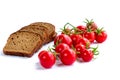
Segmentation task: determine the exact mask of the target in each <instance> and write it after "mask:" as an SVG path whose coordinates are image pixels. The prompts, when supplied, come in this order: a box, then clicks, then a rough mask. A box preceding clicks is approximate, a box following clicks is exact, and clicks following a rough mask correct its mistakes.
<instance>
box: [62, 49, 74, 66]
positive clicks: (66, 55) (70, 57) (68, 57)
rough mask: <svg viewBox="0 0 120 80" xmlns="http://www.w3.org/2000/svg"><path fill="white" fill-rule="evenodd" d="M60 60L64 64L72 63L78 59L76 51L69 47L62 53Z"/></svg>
mask: <svg viewBox="0 0 120 80" xmlns="http://www.w3.org/2000/svg"><path fill="white" fill-rule="evenodd" d="M60 60H61V62H62V63H63V64H64V65H72V64H73V63H74V62H75V60H76V54H75V51H73V50H72V49H70V48H68V49H65V50H63V51H62V52H61V53H60Z"/></svg>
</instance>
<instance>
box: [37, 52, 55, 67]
mask: <svg viewBox="0 0 120 80" xmlns="http://www.w3.org/2000/svg"><path fill="white" fill-rule="evenodd" d="M38 58H39V61H40V64H41V65H42V66H43V67H44V68H51V67H52V66H53V65H54V64H55V56H54V55H53V54H52V53H51V52H48V51H45V50H43V51H41V52H40V53H39V54H38Z"/></svg>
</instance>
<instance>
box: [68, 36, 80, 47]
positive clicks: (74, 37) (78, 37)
mask: <svg viewBox="0 0 120 80" xmlns="http://www.w3.org/2000/svg"><path fill="white" fill-rule="evenodd" d="M70 38H71V39H72V42H73V45H74V46H75V45H76V44H77V41H78V40H79V39H81V38H82V36H81V35H78V34H71V35H70Z"/></svg>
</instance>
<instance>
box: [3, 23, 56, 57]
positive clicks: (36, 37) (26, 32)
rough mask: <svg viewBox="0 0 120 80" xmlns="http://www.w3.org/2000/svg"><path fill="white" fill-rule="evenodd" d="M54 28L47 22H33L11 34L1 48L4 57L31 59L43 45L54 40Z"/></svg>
mask: <svg viewBox="0 0 120 80" xmlns="http://www.w3.org/2000/svg"><path fill="white" fill-rule="evenodd" d="M56 35H57V33H56V32H55V26H54V25H53V24H51V23H47V22H35V23H32V24H29V25H27V26H25V27H22V28H21V29H20V30H18V31H16V32H14V33H12V34H11V35H10V36H9V38H8V40H7V43H6V44H5V46H4V48H3V52H4V54H6V55H15V56H23V57H31V56H32V55H33V54H34V53H35V52H37V51H38V50H39V49H40V48H41V47H42V46H43V45H44V44H47V43H49V42H51V41H53V40H54V38H55V37H56Z"/></svg>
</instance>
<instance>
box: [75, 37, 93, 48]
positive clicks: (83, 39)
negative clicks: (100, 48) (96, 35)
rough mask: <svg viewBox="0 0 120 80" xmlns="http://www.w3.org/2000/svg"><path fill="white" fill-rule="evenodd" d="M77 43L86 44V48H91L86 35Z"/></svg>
mask: <svg viewBox="0 0 120 80" xmlns="http://www.w3.org/2000/svg"><path fill="white" fill-rule="evenodd" d="M76 43H77V44H82V45H84V46H85V47H86V48H89V47H90V44H91V43H90V41H89V40H88V39H86V38H85V37H82V38H81V39H79V40H78V41H77V42H76ZM77 44H76V45H77Z"/></svg>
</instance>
